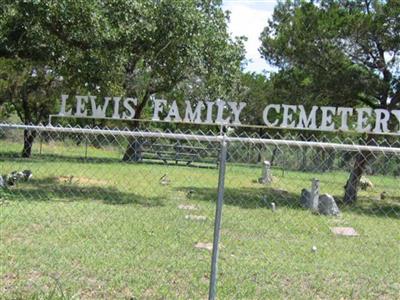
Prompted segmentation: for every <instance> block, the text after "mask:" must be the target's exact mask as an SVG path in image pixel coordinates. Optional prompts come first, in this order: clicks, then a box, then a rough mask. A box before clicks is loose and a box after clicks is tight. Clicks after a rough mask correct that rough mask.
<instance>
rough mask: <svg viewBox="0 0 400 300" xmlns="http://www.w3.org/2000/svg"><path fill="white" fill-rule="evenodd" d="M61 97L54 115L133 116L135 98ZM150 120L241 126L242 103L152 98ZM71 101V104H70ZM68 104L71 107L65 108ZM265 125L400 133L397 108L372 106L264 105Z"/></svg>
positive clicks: (116, 118) (122, 117)
mask: <svg viewBox="0 0 400 300" xmlns="http://www.w3.org/2000/svg"><path fill="white" fill-rule="evenodd" d="M71 98H72V97H70V96H69V95H62V96H61V107H60V112H59V114H58V116H64V117H78V118H79V117H91V118H99V119H100V118H112V119H115V120H132V119H134V118H135V112H136V106H137V104H138V101H137V99H136V98H130V97H126V98H122V97H104V100H103V103H102V104H99V103H98V100H97V97H96V96H82V95H77V96H75V97H74V99H71ZM152 102H153V114H152V120H153V121H165V122H185V123H194V124H208V125H210V124H222V125H232V126H238V125H241V124H242V122H241V118H240V116H241V114H242V112H243V110H244V109H245V107H246V103H245V102H239V103H237V102H231V101H223V100H217V101H198V102H196V104H195V105H193V104H192V103H191V102H190V101H184V104H182V106H181V107H179V106H178V103H177V101H167V100H164V99H152ZM71 104H72V105H71ZM67 106H68V107H71V106H72V107H73V108H69V109H68V110H67ZM262 119H263V121H264V124H265V125H266V126H267V127H274V128H290V129H310V130H320V131H335V130H339V131H343V132H346V131H354V130H355V131H357V132H372V133H397V134H399V133H400V110H391V111H389V110H386V109H380V108H378V109H372V108H370V107H357V108H352V107H333V106H313V107H312V108H311V110H308V111H307V110H306V109H305V108H304V106H303V105H287V104H268V105H267V106H266V107H265V109H264V110H263V113H262ZM391 119H392V121H393V120H394V122H397V124H398V126H397V127H399V130H398V131H397V132H393V131H390V129H389V128H390V126H389V121H390V120H391Z"/></svg>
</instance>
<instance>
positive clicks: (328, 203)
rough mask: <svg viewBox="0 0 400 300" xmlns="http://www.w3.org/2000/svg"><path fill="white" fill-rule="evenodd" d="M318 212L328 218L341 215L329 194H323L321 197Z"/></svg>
mask: <svg viewBox="0 0 400 300" xmlns="http://www.w3.org/2000/svg"><path fill="white" fill-rule="evenodd" d="M318 212H319V213H320V214H323V215H327V216H338V215H339V214H340V211H339V208H338V206H337V204H336V202H335V199H334V198H333V197H332V196H331V195H329V194H323V195H321V196H320V197H319V201H318Z"/></svg>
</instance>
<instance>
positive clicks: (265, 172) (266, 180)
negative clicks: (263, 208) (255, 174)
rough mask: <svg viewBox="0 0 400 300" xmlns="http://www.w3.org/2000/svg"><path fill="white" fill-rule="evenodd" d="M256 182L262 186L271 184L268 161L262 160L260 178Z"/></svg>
mask: <svg viewBox="0 0 400 300" xmlns="http://www.w3.org/2000/svg"><path fill="white" fill-rule="evenodd" d="M258 181H259V182H260V183H262V184H268V183H271V182H272V172H271V163H270V162H269V161H268V160H264V162H263V170H262V177H261V178H259V179H258Z"/></svg>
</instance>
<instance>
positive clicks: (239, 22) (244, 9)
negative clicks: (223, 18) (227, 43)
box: [223, 0, 277, 73]
mask: <svg viewBox="0 0 400 300" xmlns="http://www.w3.org/2000/svg"><path fill="white" fill-rule="evenodd" d="M276 3H277V1H276V0H224V2H223V7H224V9H225V10H229V11H230V12H231V14H230V23H229V31H230V33H231V34H232V36H242V35H244V36H246V37H247V38H248V40H247V42H246V43H245V47H246V58H247V59H248V60H249V63H248V65H247V67H246V70H247V71H250V72H257V73H262V72H263V71H264V70H266V71H272V70H273V69H274V68H273V67H272V66H270V65H268V64H267V63H266V62H265V60H264V59H262V58H261V56H260V53H259V52H258V48H260V46H261V42H260V40H259V37H260V34H261V32H262V30H263V29H264V27H265V26H266V25H267V20H268V19H269V18H270V17H271V16H272V13H273V11H274V6H275V4H276Z"/></svg>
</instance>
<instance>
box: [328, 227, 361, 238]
mask: <svg viewBox="0 0 400 300" xmlns="http://www.w3.org/2000/svg"><path fill="white" fill-rule="evenodd" d="M331 231H332V232H333V233H334V234H335V235H343V236H358V235H359V234H358V233H357V231H356V230H355V229H354V228H353V227H331Z"/></svg>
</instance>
